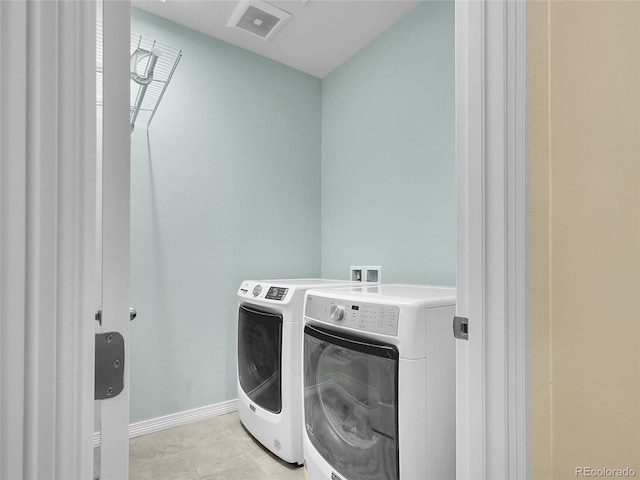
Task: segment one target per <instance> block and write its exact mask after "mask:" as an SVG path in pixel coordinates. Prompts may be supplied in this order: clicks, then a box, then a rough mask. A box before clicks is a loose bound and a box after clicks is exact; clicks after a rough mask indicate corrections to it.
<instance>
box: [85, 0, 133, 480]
mask: <svg viewBox="0 0 640 480" xmlns="http://www.w3.org/2000/svg"><path fill="white" fill-rule="evenodd" d="M97 8H98V12H97V19H98V22H101V23H102V42H100V38H99V37H100V35H98V51H99V53H98V58H100V56H101V57H102V65H100V64H98V69H100V67H101V69H102V82H98V83H99V84H100V83H101V85H98V91H99V92H100V91H101V92H102V106H98V142H97V143H98V175H97V189H96V191H97V197H98V200H97V205H98V212H97V238H98V241H97V245H98V252H97V262H98V272H99V275H98V281H99V284H98V289H97V292H98V293H97V297H98V299H97V305H101V321H100V323H99V324H98V323H97V322H96V333H102V334H103V335H96V350H97V351H99V344H100V343H102V344H103V345H104V344H105V343H107V342H108V343H109V344H111V345H113V344H116V343H117V342H119V341H120V339H122V341H123V346H124V361H120V360H119V359H116V360H113V359H110V360H109V361H110V363H111V365H113V366H114V370H116V369H119V370H121V371H122V374H123V381H122V387H120V386H118V385H110V384H109V382H107V383H104V384H101V383H100V382H99V381H98V380H96V382H97V386H96V395H99V396H101V397H106V398H105V399H103V400H96V401H95V402H94V405H95V411H96V415H95V416H94V418H95V423H96V431H99V432H100V448H99V449H96V451H95V464H94V477H98V476H99V477H100V479H101V480H123V479H126V478H128V467H129V216H130V215H129V197H130V192H129V183H130V180H129V179H130V172H129V161H130V152H129V150H130V148H129V141H130V133H129V78H128V76H127V75H126V74H125V73H126V72H127V71H128V68H129V66H128V64H129V43H130V24H131V11H130V2H129V1H105V2H98V4H97ZM100 43H102V51H101V55H100ZM99 74H100V72H99ZM115 362H118V363H117V366H116V365H115ZM120 388H122V390H121V391H120V392H119V393H118V391H119V390H120ZM112 395H113V396H112Z"/></svg>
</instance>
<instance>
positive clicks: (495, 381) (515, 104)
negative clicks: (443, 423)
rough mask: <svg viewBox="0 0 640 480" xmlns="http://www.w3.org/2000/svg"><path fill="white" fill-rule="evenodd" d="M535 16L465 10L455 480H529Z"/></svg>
mask: <svg viewBox="0 0 640 480" xmlns="http://www.w3.org/2000/svg"><path fill="white" fill-rule="evenodd" d="M526 9H527V4H526V2H512V1H508V0H481V1H458V2H456V72H457V80H456V82H457V87H456V96H457V107H456V108H457V142H458V143H457V160H458V209H459V210H458V305H457V314H458V315H460V316H464V317H468V318H469V340H468V342H467V341H463V340H458V341H457V368H458V370H457V391H458V397H457V402H456V403H457V408H458V419H457V462H458V463H457V478H458V479H474V480H475V479H510V478H519V479H527V478H531V439H530V431H531V398H530V388H531V368H530V321H529V310H530V308H529V298H528V289H529V279H528V272H529V266H528V252H529V247H528V242H529V239H528V139H527V135H528V105H527V61H526V59H527V42H526V39H527V10H526Z"/></svg>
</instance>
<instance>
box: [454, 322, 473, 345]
mask: <svg viewBox="0 0 640 480" xmlns="http://www.w3.org/2000/svg"><path fill="white" fill-rule="evenodd" d="M453 336H454V337H456V338H459V339H460V340H469V319H468V318H464V317H453Z"/></svg>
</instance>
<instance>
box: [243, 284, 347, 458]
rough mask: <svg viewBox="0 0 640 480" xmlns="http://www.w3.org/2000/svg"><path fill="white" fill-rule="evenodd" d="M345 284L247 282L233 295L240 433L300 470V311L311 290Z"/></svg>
mask: <svg viewBox="0 0 640 480" xmlns="http://www.w3.org/2000/svg"><path fill="white" fill-rule="evenodd" d="M350 284H352V282H348V281H346V280H326V279H319V278H304V279H293V280H246V281H243V282H242V284H241V285H240V288H239V289H238V357H237V360H238V411H239V415H240V421H241V422H242V424H243V425H244V426H245V428H246V429H247V430H248V431H249V432H250V433H251V434H252V435H253V436H254V437H255V438H256V439H257V440H258V441H259V442H260V443H262V444H263V445H264V446H265V447H266V448H267V449H269V450H270V451H271V452H273V453H274V454H275V455H277V456H279V457H280V458H282V459H283V460H284V461H286V462H289V463H298V464H302V421H301V416H302V405H301V401H302V400H301V395H300V392H301V386H300V380H301V376H302V331H301V328H302V327H301V325H302V309H303V305H304V294H305V292H306V291H307V290H308V289H310V288H318V287H323V288H329V287H331V286H339V285H340V286H344V285H350Z"/></svg>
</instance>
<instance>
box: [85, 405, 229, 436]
mask: <svg viewBox="0 0 640 480" xmlns="http://www.w3.org/2000/svg"><path fill="white" fill-rule="evenodd" d="M237 411H238V399H237V398H234V399H233V400H227V401H225V402H220V403H214V404H212V405H205V406H204V407H199V408H194V409H192V410H185V411H184V412H177V413H172V414H169V415H164V416H162V417H156V418H150V419H148V420H141V421H139V422H135V423H132V424H131V425H129V438H135V437H140V436H142V435H149V434H150V433H155V432H160V431H162V430H166V429H168V428H174V427H179V426H181V425H187V424H189V423H193V422H197V421H199V420H204V419H205V418H211V417H217V416H220V415H226V414H227V413H233V412H237ZM99 446H100V432H95V433H94V434H93V447H94V448H97V447H99Z"/></svg>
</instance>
